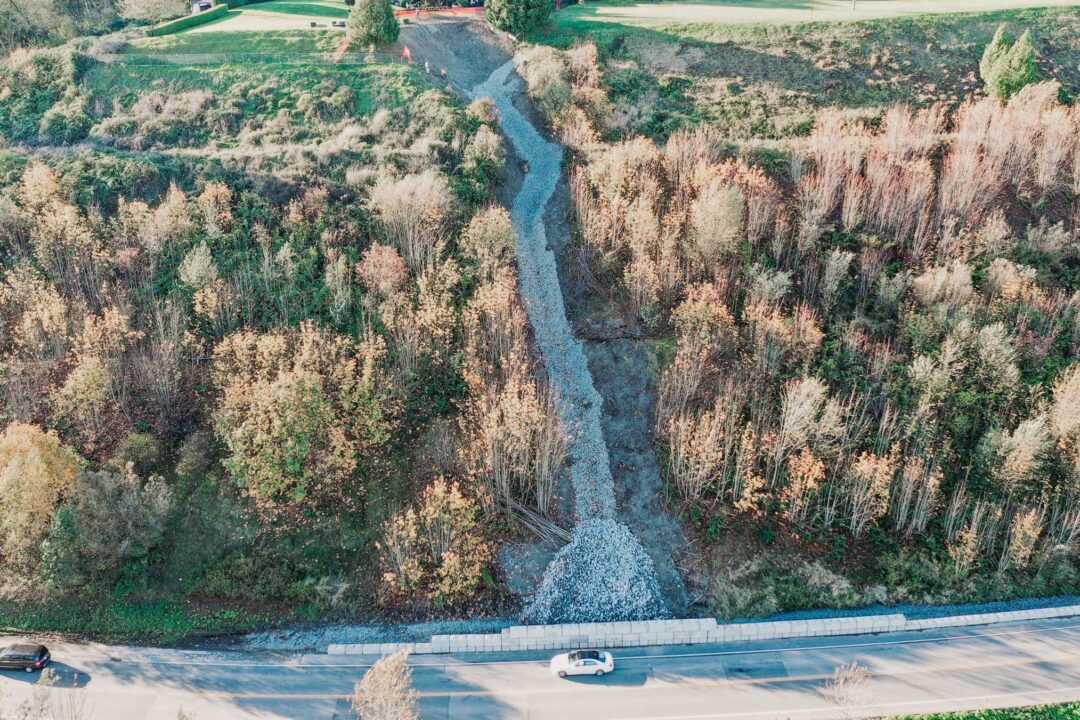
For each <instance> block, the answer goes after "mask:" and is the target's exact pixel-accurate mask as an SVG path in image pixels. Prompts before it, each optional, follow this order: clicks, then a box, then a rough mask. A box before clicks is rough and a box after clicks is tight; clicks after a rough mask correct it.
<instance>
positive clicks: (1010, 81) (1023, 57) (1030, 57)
mask: <svg viewBox="0 0 1080 720" xmlns="http://www.w3.org/2000/svg"><path fill="white" fill-rule="evenodd" d="M1033 82H1035V48H1034V46H1032V44H1031V32H1030V31H1028V30H1025V31H1024V34H1023V35H1021V36H1020V39H1019V40H1017V41H1016V43H1015V44H1014V45H1013V46H1012V49H1011V50H1009V54H1008V55H1006V56H1005V57H1004V59H1002V60H1000V61H998V76H997V81H996V85H997V88H996V89H997V92H996V93H992V94H995V95H997V96H998V97H1001V98H1010V97H1012V96H1013V95H1015V94H1016V93H1018V92H1019V91H1020V89H1021V88H1023V87H1024V86H1025V85H1028V84H1030V83H1033Z"/></svg>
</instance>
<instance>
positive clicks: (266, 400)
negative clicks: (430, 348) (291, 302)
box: [213, 323, 389, 506]
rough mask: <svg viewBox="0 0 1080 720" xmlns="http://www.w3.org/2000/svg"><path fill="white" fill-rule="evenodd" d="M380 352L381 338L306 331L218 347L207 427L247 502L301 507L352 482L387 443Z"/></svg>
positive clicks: (238, 336) (248, 335)
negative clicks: (215, 392) (215, 402)
mask: <svg viewBox="0 0 1080 720" xmlns="http://www.w3.org/2000/svg"><path fill="white" fill-rule="evenodd" d="M385 352H386V348H385V344H384V342H383V341H382V338H381V337H380V336H377V335H369V336H365V337H364V338H363V339H362V340H361V341H360V342H355V341H353V340H352V339H350V338H346V337H342V336H338V335H335V334H333V333H330V332H326V331H323V330H320V329H318V328H317V327H316V326H315V325H313V324H311V323H302V324H301V326H300V329H299V331H294V332H281V333H276V332H272V333H265V334H258V333H254V332H239V333H235V334H233V335H230V336H229V337H227V338H225V339H224V340H223V341H222V342H221V343H219V344H218V346H217V348H216V349H215V351H214V365H213V375H214V378H215V380H216V382H217V384H218V387H220V388H221V390H222V400H221V405H220V407H219V408H218V410H217V413H216V414H215V428H216V430H217V433H218V435H219V436H220V437H221V439H222V441H223V442H224V444H225V446H226V448H227V449H228V452H229V458H228V459H227V460H226V463H225V464H226V467H227V468H228V469H229V470H230V472H232V474H233V477H234V479H235V480H236V481H237V482H238V483H239V484H240V486H241V487H242V488H244V490H245V491H246V493H247V494H248V495H249V496H251V497H252V498H253V499H254V500H255V501H256V502H257V503H259V504H261V505H264V506H269V505H277V504H289V503H295V504H308V503H311V502H313V501H315V500H316V499H318V498H320V497H322V498H324V499H325V498H327V497H329V496H331V495H333V493H334V491H336V490H340V489H341V488H342V487H343V485H344V484H345V483H346V482H347V481H348V480H350V479H351V478H352V477H353V476H354V473H355V471H356V469H357V467H358V463H359V462H360V460H361V459H362V457H363V456H364V454H365V452H366V451H368V450H372V449H374V448H375V447H376V446H378V445H380V444H382V443H383V442H384V441H385V440H386V438H387V433H388V430H389V428H388V427H387V424H386V421H385V419H384V416H383V409H384V405H383V401H382V396H381V393H382V392H383V390H382V388H383V386H384V383H383V382H381V377H380V366H381V363H382V360H383V357H384V355H385Z"/></svg>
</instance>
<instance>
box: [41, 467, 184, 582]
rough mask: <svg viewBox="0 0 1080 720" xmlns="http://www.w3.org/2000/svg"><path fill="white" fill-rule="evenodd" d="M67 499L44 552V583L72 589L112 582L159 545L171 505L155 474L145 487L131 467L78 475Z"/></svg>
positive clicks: (171, 500)
mask: <svg viewBox="0 0 1080 720" xmlns="http://www.w3.org/2000/svg"><path fill="white" fill-rule="evenodd" d="M71 495H72V498H71V501H70V502H69V503H68V504H66V505H65V506H64V507H62V508H61V509H60V510H59V511H58V512H57V513H56V517H55V519H54V521H53V525H52V529H51V530H50V532H49V539H48V541H47V542H46V543H45V546H44V551H43V562H42V571H41V574H42V575H43V577H44V579H45V580H46V581H47V582H48V583H49V584H50V585H51V586H53V587H59V588H73V587H77V586H79V585H82V584H85V583H96V584H98V585H100V584H101V582H102V581H104V580H111V579H112V578H113V577H114V576H115V573H116V572H117V571H119V570H120V569H121V568H122V567H123V566H124V565H125V564H127V563H129V562H131V561H135V560H139V559H141V558H145V557H147V556H148V555H149V554H150V553H151V552H152V551H153V549H154V548H156V547H158V546H159V544H160V542H161V540H162V538H163V536H164V532H165V523H166V520H167V518H168V516H169V513H170V511H171V509H172V507H173V493H172V490H171V489H170V488H169V486H168V485H166V484H165V482H164V480H163V479H162V478H161V477H159V476H151V477H150V479H149V480H147V481H146V482H145V483H144V482H143V481H142V479H141V478H139V476H138V475H136V474H135V472H134V470H133V467H132V465H131V464H130V463H129V464H128V465H127V467H125V468H123V469H122V470H118V471H115V472H113V471H107V470H101V471H87V472H83V473H81V474H80V475H79V477H78V479H77V480H76V481H75V487H74V489H73V490H72V493H71Z"/></svg>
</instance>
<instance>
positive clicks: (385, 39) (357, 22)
mask: <svg viewBox="0 0 1080 720" xmlns="http://www.w3.org/2000/svg"><path fill="white" fill-rule="evenodd" d="M400 31H401V28H400V27H399V26H398V21H397V18H396V17H394V9H393V8H392V7H390V3H389V2H388V0H356V4H355V5H353V7H352V10H350V11H349V26H348V36H349V41H350V42H354V43H357V44H359V45H363V46H368V45H389V44H390V43H392V42H394V41H395V40H397V39H398V33H399V32H400Z"/></svg>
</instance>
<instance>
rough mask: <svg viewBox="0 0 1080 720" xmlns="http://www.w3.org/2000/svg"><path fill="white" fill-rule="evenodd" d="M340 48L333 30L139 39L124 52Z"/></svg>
mask: <svg viewBox="0 0 1080 720" xmlns="http://www.w3.org/2000/svg"><path fill="white" fill-rule="evenodd" d="M340 44H341V34H340V33H335V32H331V31H329V30H278V31H266V32H229V31H221V32H205V33H178V34H176V35H166V36H165V37H160V38H139V39H137V40H134V41H132V42H131V43H129V44H128V45H127V46H125V48H124V52H126V53H138V54H147V55H163V54H185V53H226V52H228V53H261V52H265V53H294V52H295V53H303V52H333V51H334V50H336V49H337V47H338V45H340Z"/></svg>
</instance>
